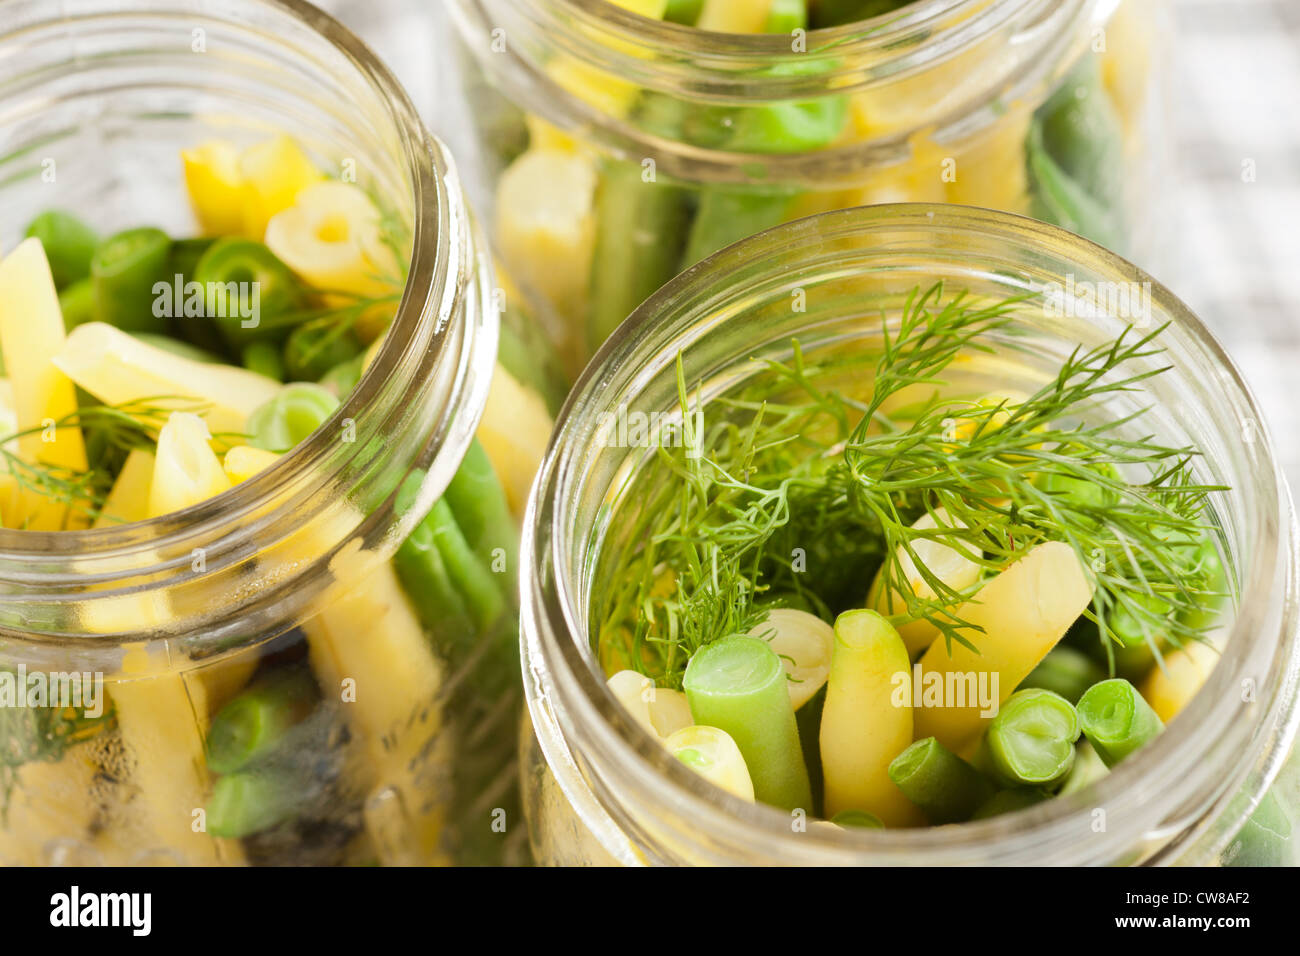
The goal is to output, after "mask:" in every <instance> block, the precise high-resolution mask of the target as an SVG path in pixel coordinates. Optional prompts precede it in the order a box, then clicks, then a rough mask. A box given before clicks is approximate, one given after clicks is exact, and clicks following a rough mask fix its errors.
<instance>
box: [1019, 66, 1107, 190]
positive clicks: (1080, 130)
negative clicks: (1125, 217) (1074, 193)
mask: <svg viewBox="0 0 1300 956" xmlns="http://www.w3.org/2000/svg"><path fill="white" fill-rule="evenodd" d="M1037 119H1038V121H1039V123H1040V125H1041V129H1042V143H1043V147H1044V148H1045V149H1046V150H1047V152H1048V154H1049V155H1051V157H1052V158H1053V159H1054V160H1056V163H1057V165H1058V166H1059V167H1060V168H1061V170H1062V171H1063V172H1064V173H1065V174H1066V175H1067V176H1069V177H1070V178H1071V179H1072V180H1073V181H1074V182H1076V183H1078V184H1079V185H1080V186H1081V187H1082V188H1083V190H1084V191H1085V192H1086V193H1087V194H1088V195H1089V196H1091V197H1093V199H1095V200H1097V202H1099V203H1100V204H1101V205H1102V206H1103V207H1104V208H1106V209H1111V210H1116V209H1119V208H1121V206H1122V203H1123V193H1124V189H1123V184H1124V180H1123V164H1122V160H1123V155H1124V145H1123V140H1124V133H1123V124H1122V123H1121V121H1120V118H1119V114H1118V113H1117V112H1116V111H1115V106H1114V104H1113V103H1111V101H1110V97H1109V96H1108V95H1107V93H1106V88H1105V86H1104V85H1103V83H1102V79H1101V66H1100V59H1099V58H1098V57H1095V56H1085V57H1083V59H1082V60H1080V62H1079V66H1078V67H1076V68H1075V69H1074V71H1073V72H1072V73H1071V74H1070V76H1069V77H1067V78H1066V80H1065V82H1064V83H1062V84H1061V87H1060V89H1058V90H1057V91H1056V93H1054V94H1053V95H1052V97H1051V98H1050V99H1049V100H1048V101H1047V102H1046V103H1044V104H1043V106H1042V107H1041V108H1040V109H1039V110H1038V114H1037Z"/></svg>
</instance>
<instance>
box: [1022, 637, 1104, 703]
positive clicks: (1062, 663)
mask: <svg viewBox="0 0 1300 956" xmlns="http://www.w3.org/2000/svg"><path fill="white" fill-rule="evenodd" d="M1105 679H1106V674H1105V672H1104V671H1103V670H1102V669H1101V667H1100V666H1099V665H1098V664H1097V663H1096V662H1095V661H1094V660H1093V659H1092V658H1090V657H1089V656H1088V655H1087V654H1084V653H1083V652H1082V651H1079V650H1076V649H1075V648H1073V647H1069V646H1067V645H1064V644H1058V645H1057V646H1056V647H1054V648H1052V649H1051V650H1050V651H1048V652H1047V656H1046V657H1044V658H1043V659H1042V661H1040V662H1039V664H1038V666H1037V667H1035V668H1034V669H1033V670H1032V671H1030V672H1029V676H1028V677H1026V678H1025V679H1024V680H1023V681H1022V682H1021V684H1020V689H1022V690H1023V689H1027V688H1031V687H1038V688H1041V689H1042V690H1050V691H1052V692H1053V693H1055V694H1060V695H1061V696H1062V697H1064V698H1065V699H1066V700H1068V701H1069V702H1070V703H1071V704H1077V703H1078V702H1079V698H1080V697H1082V696H1083V693H1084V691H1086V690H1087V689H1088V688H1089V687H1091V686H1092V685H1093V684H1095V683H1097V682H1098V681H1102V680H1105Z"/></svg>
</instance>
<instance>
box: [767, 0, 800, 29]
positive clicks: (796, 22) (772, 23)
mask: <svg viewBox="0 0 1300 956" xmlns="http://www.w3.org/2000/svg"><path fill="white" fill-rule="evenodd" d="M807 27H808V0H772V6H771V9H769V10H768V12H767V22H766V23H764V24H763V32H764V33H793V32H794V31H795V30H804V29H807Z"/></svg>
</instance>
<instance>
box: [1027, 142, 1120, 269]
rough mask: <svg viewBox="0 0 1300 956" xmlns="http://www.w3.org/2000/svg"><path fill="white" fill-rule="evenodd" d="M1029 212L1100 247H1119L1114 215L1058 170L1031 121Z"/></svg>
mask: <svg viewBox="0 0 1300 956" xmlns="http://www.w3.org/2000/svg"><path fill="white" fill-rule="evenodd" d="M1025 154H1026V161H1027V163H1028V167H1029V189H1030V192H1031V193H1032V195H1033V213H1034V216H1035V217H1036V218H1038V219H1042V220H1043V221H1044V222H1050V223H1053V224H1055V225H1057V226H1060V227H1061V228H1062V229H1068V230H1069V231H1070V232H1074V233H1077V234H1079V235H1081V236H1084V237H1086V238H1088V239H1091V240H1092V241H1093V242H1096V243H1099V244H1100V245H1104V246H1109V247H1110V248H1120V247H1121V245H1122V242H1123V239H1124V229H1123V227H1122V224H1121V223H1120V221H1119V217H1118V216H1117V214H1116V213H1114V212H1112V211H1111V210H1109V209H1107V208H1106V207H1105V206H1104V205H1102V203H1101V202H1100V201H1098V200H1097V199H1096V198H1094V197H1093V196H1092V195H1090V194H1089V193H1088V191H1087V190H1086V189H1085V188H1084V187H1083V186H1082V185H1080V184H1079V183H1077V182H1075V181H1074V180H1073V179H1071V178H1070V175H1069V174H1068V173H1067V172H1065V170H1063V169H1061V167H1060V166H1059V165H1057V163H1056V160H1054V159H1053V158H1052V157H1051V156H1050V155H1049V154H1048V152H1047V150H1046V149H1045V148H1044V147H1043V144H1042V131H1041V129H1040V128H1039V126H1038V124H1037V123H1036V122H1035V123H1034V124H1032V125H1031V126H1030V128H1029V138H1028V140H1027V141H1026V144H1025Z"/></svg>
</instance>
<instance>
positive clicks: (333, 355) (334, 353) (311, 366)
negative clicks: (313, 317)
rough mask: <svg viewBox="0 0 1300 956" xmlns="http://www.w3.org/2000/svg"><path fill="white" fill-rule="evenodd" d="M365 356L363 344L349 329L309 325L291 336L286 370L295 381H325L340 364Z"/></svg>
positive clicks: (288, 340) (285, 355)
mask: <svg viewBox="0 0 1300 956" xmlns="http://www.w3.org/2000/svg"><path fill="white" fill-rule="evenodd" d="M361 354H363V349H362V347H361V342H360V341H359V340H358V339H357V337H356V334H355V333H354V332H353V331H352V330H351V329H349V328H346V327H343V326H338V325H320V324H317V323H313V322H307V323H304V324H303V325H300V326H298V327H297V328H296V329H294V330H293V331H292V332H290V333H289V338H288V339H286V340H285V343H284V367H285V371H286V373H287V374H288V376H289V378H291V379H294V380H295V381H302V382H314V381H316V380H317V379H319V378H324V377H325V375H327V374H328V373H329V371H330V369H332V368H334V367H335V366H336V365H338V364H339V363H340V362H346V361H348V360H349V359H353V358H356V357H357V356H358V355H361Z"/></svg>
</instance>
